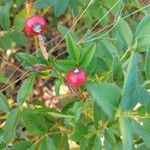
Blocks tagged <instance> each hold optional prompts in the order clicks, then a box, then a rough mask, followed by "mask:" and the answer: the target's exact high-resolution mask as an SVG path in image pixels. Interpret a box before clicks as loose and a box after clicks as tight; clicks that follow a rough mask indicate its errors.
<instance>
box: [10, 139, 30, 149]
mask: <svg viewBox="0 0 150 150" xmlns="http://www.w3.org/2000/svg"><path fill="white" fill-rule="evenodd" d="M31 146H32V143H31V142H29V141H21V142H19V143H17V144H15V145H14V146H13V147H12V149H11V150H28V148H30V147H31Z"/></svg>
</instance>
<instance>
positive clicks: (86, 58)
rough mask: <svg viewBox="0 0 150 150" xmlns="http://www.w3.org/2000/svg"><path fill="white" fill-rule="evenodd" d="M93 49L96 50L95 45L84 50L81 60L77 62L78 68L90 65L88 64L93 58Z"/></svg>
mask: <svg viewBox="0 0 150 150" xmlns="http://www.w3.org/2000/svg"><path fill="white" fill-rule="evenodd" d="M95 49H96V44H95V43H94V44H92V45H90V46H89V47H88V48H86V49H85V51H84V52H83V54H82V55H81V58H80V60H79V65H80V66H82V67H86V66H88V65H89V64H90V62H91V60H92V58H93V56H94V53H95Z"/></svg>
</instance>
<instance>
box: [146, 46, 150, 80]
mask: <svg viewBox="0 0 150 150" xmlns="http://www.w3.org/2000/svg"><path fill="white" fill-rule="evenodd" d="M145 76H146V79H147V80H150V46H149V47H148V50H147V52H146V59H145Z"/></svg>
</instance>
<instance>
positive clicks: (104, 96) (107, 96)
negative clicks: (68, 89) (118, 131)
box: [87, 83, 121, 119]
mask: <svg viewBox="0 0 150 150" xmlns="http://www.w3.org/2000/svg"><path fill="white" fill-rule="evenodd" d="M87 88H88V91H89V92H90V93H91V95H92V96H93V98H94V101H95V102H96V103H97V105H99V106H100V108H101V109H102V110H103V111H104V112H105V114H106V115H107V116H108V117H109V118H110V119H112V118H113V117H114V115H115V111H116V108H115V107H116V106H117V105H118V103H119V99H120V96H121V91H120V89H119V88H118V86H116V85H114V84H109V83H103V84H97V83H95V84H89V86H88V87H87Z"/></svg>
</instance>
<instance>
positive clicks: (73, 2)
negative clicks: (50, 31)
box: [70, 0, 79, 16]
mask: <svg viewBox="0 0 150 150" xmlns="http://www.w3.org/2000/svg"><path fill="white" fill-rule="evenodd" d="M70 6H71V8H72V13H73V15H74V16H77V15H78V6H79V1H78V0H71V1H70Z"/></svg>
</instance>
